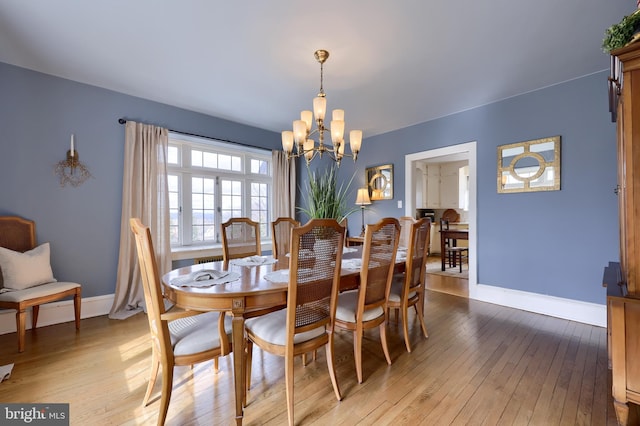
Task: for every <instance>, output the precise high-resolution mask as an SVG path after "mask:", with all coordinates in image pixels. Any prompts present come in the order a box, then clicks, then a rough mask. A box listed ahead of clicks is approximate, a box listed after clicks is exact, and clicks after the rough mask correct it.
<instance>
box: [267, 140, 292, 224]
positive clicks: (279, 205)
mask: <svg viewBox="0 0 640 426" xmlns="http://www.w3.org/2000/svg"><path fill="white" fill-rule="evenodd" d="M272 164H273V218H274V220H275V219H277V218H279V217H290V218H293V219H295V217H296V162H295V160H291V161H289V160H287V154H286V153H285V152H284V151H277V150H274V151H273V152H272Z"/></svg>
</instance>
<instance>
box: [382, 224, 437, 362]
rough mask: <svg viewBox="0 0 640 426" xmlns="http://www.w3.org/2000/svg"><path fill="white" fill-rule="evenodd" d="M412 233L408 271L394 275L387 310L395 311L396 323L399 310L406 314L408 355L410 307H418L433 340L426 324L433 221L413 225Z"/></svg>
mask: <svg viewBox="0 0 640 426" xmlns="http://www.w3.org/2000/svg"><path fill="white" fill-rule="evenodd" d="M410 231H411V232H410V234H409V243H408V249H407V260H406V261H405V272H404V273H402V274H399V275H395V276H394V279H393V282H392V283H391V291H390V293H389V301H388V302H387V308H388V309H394V310H395V312H396V315H395V317H396V320H397V318H398V311H402V312H401V315H402V330H403V332H404V343H405V346H406V347H407V352H411V343H410V341H409V317H408V314H409V307H411V306H413V307H414V308H415V310H416V315H417V316H418V319H419V320H420V326H421V327H422V332H423V333H424V337H429V335H428V334H427V327H426V325H425V323H424V292H425V275H426V268H427V251H428V247H429V238H430V234H431V220H430V219H428V218H423V219H420V220H418V221H417V222H415V223H413V224H411V228H410Z"/></svg>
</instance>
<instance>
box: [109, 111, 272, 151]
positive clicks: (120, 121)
mask: <svg viewBox="0 0 640 426" xmlns="http://www.w3.org/2000/svg"><path fill="white" fill-rule="evenodd" d="M126 122H127V120H126V119H124V118H119V119H118V123H120V124H125V123H126ZM167 130H168V131H170V132H171V133H179V134H181V135H185V136H195V137H197V138H204V139H210V140H212V141H218V142H228V143H233V144H236V145H242V146H246V147H249V148H256V149H262V150H265V151H271V150H270V149H268V148H264V147H261V146H255V145H250V144H248V143H242V142H236V141H230V140H228V139H220V138H213V137H211V136H203V135H198V134H196V133H187V132H181V131H179V130H173V129H167Z"/></svg>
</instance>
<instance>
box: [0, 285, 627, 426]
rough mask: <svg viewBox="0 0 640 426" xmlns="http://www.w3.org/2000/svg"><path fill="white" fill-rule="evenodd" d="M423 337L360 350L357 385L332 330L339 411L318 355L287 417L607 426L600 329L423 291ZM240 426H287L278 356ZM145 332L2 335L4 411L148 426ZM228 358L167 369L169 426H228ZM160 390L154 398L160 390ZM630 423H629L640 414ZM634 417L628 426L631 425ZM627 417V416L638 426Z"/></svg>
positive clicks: (263, 363)
mask: <svg viewBox="0 0 640 426" xmlns="http://www.w3.org/2000/svg"><path fill="white" fill-rule="evenodd" d="M426 315H427V327H428V329H429V338H428V339H425V338H424V337H422V336H421V335H420V331H419V326H417V324H416V322H415V317H414V315H413V314H411V316H410V320H411V324H412V326H411V331H410V334H411V341H412V342H413V345H414V350H413V352H412V353H407V352H406V350H405V347H404V343H403V341H402V336H401V333H400V332H399V330H398V328H397V326H396V325H395V324H392V325H390V326H389V329H388V330H389V332H388V333H387V334H388V337H389V344H390V349H391V358H392V360H393V364H392V365H391V366H387V364H386V363H385V361H384V356H383V354H382V349H381V347H380V344H379V340H378V335H377V333H375V332H373V333H367V335H366V336H367V337H366V339H365V343H364V357H363V358H364V383H363V384H358V383H357V381H356V374H355V367H354V362H353V354H352V339H351V336H350V335H349V334H347V333H338V334H337V339H336V354H337V376H338V381H339V384H340V387H341V390H342V394H343V396H344V399H343V400H342V401H341V402H338V401H336V399H335V396H334V394H333V391H332V388H331V383H330V380H329V375H328V372H327V367H326V359H325V355H324V352H319V354H318V359H317V361H315V362H312V363H310V364H309V365H307V366H306V367H302V365H301V363H300V362H297V363H296V370H295V376H296V377H295V382H296V383H295V400H296V406H295V410H296V411H295V416H296V422H297V423H298V424H314V425H356V424H358V425H373V424H375V425H380V424H382V425H386V424H389V425H402V424H411V425H418V424H420V425H449V424H454V425H465V424H470V425H564V424H567V425H576V424H584V425H590V424H591V425H613V424H615V414H614V410H613V406H612V402H611V395H610V394H611V392H610V390H609V389H610V372H609V370H608V369H607V352H606V331H605V329H603V328H599V327H593V326H588V325H584V324H580V323H576V322H571V321H565V320H561V319H556V318H552V317H547V316H542V315H537V314H532V313H527V312H523V311H519V310H516V309H510V308H505V307H501V306H497V305H492V304H487V303H483V302H477V301H474V300H468V299H466V298H462V297H457V296H452V295H449V294H445V293H440V292H432V291H429V292H428V295H427V303H426ZM254 351H255V352H254V357H253V362H254V364H253V375H252V389H251V391H250V394H249V396H248V406H247V408H246V410H245V424H246V425H282V424H286V413H287V410H286V403H285V387H284V370H283V360H282V359H281V358H278V357H274V356H271V355H269V354H265V353H262V352H261V351H260V350H259V349H257V348H255V349H254ZM150 354H151V350H150V347H149V338H148V324H147V321H146V318H145V316H144V315H142V314H140V315H137V316H135V317H133V318H130V319H128V320H125V321H117V320H109V319H107V318H106V317H97V318H90V319H86V320H83V321H82V328H81V330H80V332H79V333H78V334H76V332H75V329H74V325H73V323H66V324H59V325H55V326H49V327H43V328H40V329H38V330H37V331H36V332H32V331H28V332H27V345H26V351H25V352H24V353H22V354H18V353H17V350H16V336H15V334H8V335H2V336H0V365H4V364H7V363H11V362H13V363H15V368H14V370H13V374H12V376H11V378H10V379H9V380H8V381H6V382H3V383H0V401H2V402H34V403H35V402H38V403H47V402H52V403H54V402H60V403H63V402H64V403H70V416H71V425H121V424H126V425H141V424H145V425H146V424H155V421H156V410H157V407H158V404H159V403H158V400H157V399H156V400H154V401H153V402H152V404H151V405H149V406H148V407H144V408H143V407H141V401H142V398H143V396H144V392H145V388H146V383H147V379H148V374H149V368H148V367H149V363H150ZM231 369H232V356H227V357H225V358H222V359H221V361H220V371H219V373H218V374H214V372H213V368H212V363H211V362H209V363H204V364H201V365H198V366H196V367H195V368H194V369H193V370H189V368H187V367H178V368H176V375H175V378H174V387H173V389H174V390H173V397H172V400H171V404H170V405H169V413H168V420H167V424H168V425H211V424H214V425H218V424H222V425H227V424H232V419H233V415H234V400H233V381H232V370H231ZM156 389H159V387H158V385H156ZM635 413H636V414H632V415H634V416H636V415H637V411H636V412H635ZM636 420H637V419H636ZM634 421H635V420H634Z"/></svg>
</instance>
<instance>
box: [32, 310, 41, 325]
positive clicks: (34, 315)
mask: <svg viewBox="0 0 640 426" xmlns="http://www.w3.org/2000/svg"><path fill="white" fill-rule="evenodd" d="M39 313H40V305H34V306H33V307H32V308H31V329H32V330H35V329H36V325H37V324H38V314H39Z"/></svg>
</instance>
